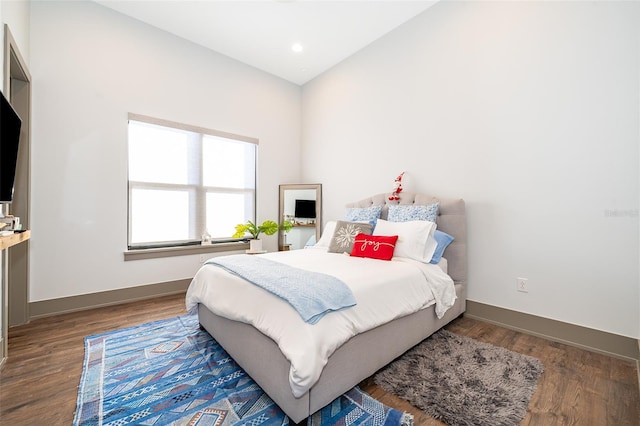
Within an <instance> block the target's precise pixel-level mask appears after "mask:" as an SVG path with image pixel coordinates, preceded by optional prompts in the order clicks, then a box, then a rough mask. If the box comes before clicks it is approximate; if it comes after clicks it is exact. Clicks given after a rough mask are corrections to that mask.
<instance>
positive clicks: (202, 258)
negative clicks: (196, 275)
mask: <svg viewBox="0 0 640 426" xmlns="http://www.w3.org/2000/svg"><path fill="white" fill-rule="evenodd" d="M204 261H205V259H204V254H201V255H200V263H204Z"/></svg>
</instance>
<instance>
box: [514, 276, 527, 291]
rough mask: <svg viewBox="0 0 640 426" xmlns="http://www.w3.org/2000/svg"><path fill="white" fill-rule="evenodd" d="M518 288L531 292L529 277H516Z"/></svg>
mask: <svg viewBox="0 0 640 426" xmlns="http://www.w3.org/2000/svg"><path fill="white" fill-rule="evenodd" d="M516 289H517V290H518V291H521V292H523V293H529V279H527V278H516Z"/></svg>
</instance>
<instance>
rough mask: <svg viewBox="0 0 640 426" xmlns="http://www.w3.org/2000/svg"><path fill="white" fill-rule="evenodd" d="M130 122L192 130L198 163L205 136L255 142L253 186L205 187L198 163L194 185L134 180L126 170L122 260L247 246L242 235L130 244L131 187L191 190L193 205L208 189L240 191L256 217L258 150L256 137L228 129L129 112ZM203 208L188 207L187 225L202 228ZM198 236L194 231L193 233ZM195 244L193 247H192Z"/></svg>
mask: <svg viewBox="0 0 640 426" xmlns="http://www.w3.org/2000/svg"><path fill="white" fill-rule="evenodd" d="M131 121H138V122H141V123H146V124H152V125H157V126H163V127H167V128H171V129H177V130H182V131H186V132H192V133H196V134H198V135H199V138H200V140H199V149H200V152H199V154H198V155H199V162H200V163H201V162H202V155H203V153H202V146H203V145H202V143H203V139H204V136H205V135H208V136H214V137H221V138H224V139H229V140H233V141H238V142H245V143H250V144H254V145H255V157H254V171H253V174H254V182H253V188H252V189H251V190H247V188H242V189H238V190H235V189H232V188H221V187H211V186H205V185H204V182H203V174H202V170H201V169H202V167H201V164H200V165H199V166H198V169H199V170H197V173H198V174H199V176H200V177H199V182H198V184H193V183H186V184H172V183H157V182H137V181H133V185H132V181H131V180H130V179H129V175H128V172H127V250H126V251H125V260H135V259H147V258H152V257H165V256H175V255H186V254H197V253H204V252H218V251H229V250H241V249H243V248H244V247H245V246H247V247H248V243H247V241H246V239H245V238H238V239H234V238H224V239H221V238H217V239H213V240H212V244H211V245H210V246H200V238H199V237H198V238H197V239H193V240H191V239H189V240H183V241H168V242H160V241H158V242H153V243H138V244H131V235H132V232H131V231H132V228H131V227H132V223H131V222H132V221H131V213H132V211H131V209H132V206H131V196H132V191H133V190H135V189H140V188H143V189H171V188H181V189H184V190H187V191H189V192H191V191H193V193H194V194H195V199H194V200H193V203H194V204H195V205H196V206H197V205H199V204H200V203H206V196H207V194H208V193H209V192H211V190H212V189H215V190H216V191H214V192H215V193H225V192H227V193H243V194H247V193H248V194H250V195H251V196H252V197H253V211H252V212H251V213H252V215H253V218H254V219H255V217H256V214H257V212H256V210H257V208H256V204H257V169H258V152H257V148H258V145H259V140H258V139H257V138H253V137H249V136H243V135H238V134H234V133H229V132H223V131H220V130H214V129H208V128H204V127H199V126H192V125H188V124H184V123H178V122H175V121H171V120H165V119H159V118H154V117H149V116H146V115H142V114H135V113H129V114H128V120H127V128H128V126H129V123H130V122H131ZM129 161H130V158H129V155H127V170H129V166H128V164H129ZM204 213H205V208H198V207H195V208H190V211H189V216H190V221H189V226H190V228H191V227H197V226H200V227H204V225H205V223H206V214H204ZM195 229H197V228H195ZM196 235H198V233H196ZM194 246H197V247H194Z"/></svg>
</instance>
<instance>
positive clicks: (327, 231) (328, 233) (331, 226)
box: [314, 220, 336, 248]
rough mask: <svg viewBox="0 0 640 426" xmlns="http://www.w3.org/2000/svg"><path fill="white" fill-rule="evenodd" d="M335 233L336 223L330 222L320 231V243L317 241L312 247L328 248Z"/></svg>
mask: <svg viewBox="0 0 640 426" xmlns="http://www.w3.org/2000/svg"><path fill="white" fill-rule="evenodd" d="M335 231H336V221H335V220H330V221H329V222H327V223H326V224H325V225H324V229H323V230H322V236H321V237H320V241H318V242H317V243H316V244H315V245H314V247H327V248H328V247H329V244H331V239H332V238H333V233H334V232H335Z"/></svg>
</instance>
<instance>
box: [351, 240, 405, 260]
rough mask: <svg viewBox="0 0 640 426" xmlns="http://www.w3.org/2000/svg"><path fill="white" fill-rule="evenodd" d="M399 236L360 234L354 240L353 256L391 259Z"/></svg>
mask: <svg viewBox="0 0 640 426" xmlns="http://www.w3.org/2000/svg"><path fill="white" fill-rule="evenodd" d="M396 241H398V236H397V235H393V236H390V237H387V236H383V235H367V234H358V235H356V238H355V240H354V241H353V250H351V256H356V257H370V258H372V259H381V260H391V258H392V257H393V251H394V250H395V248H396Z"/></svg>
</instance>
